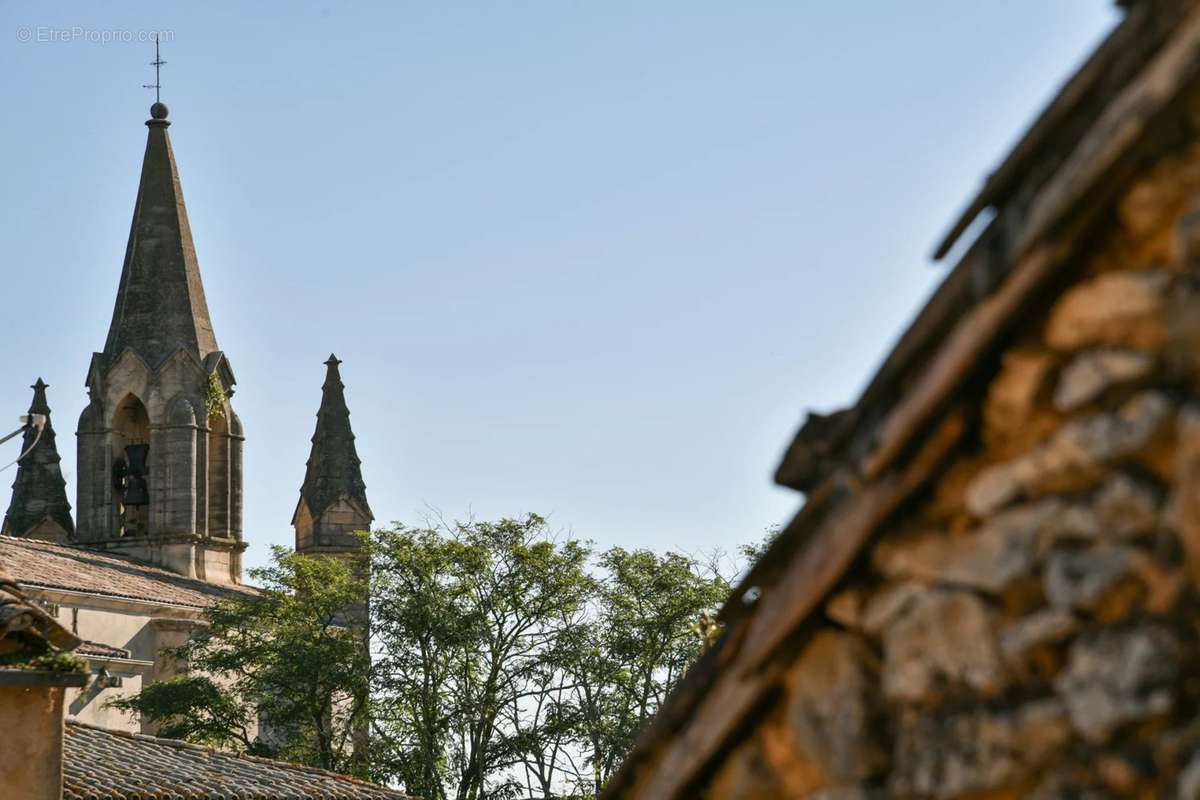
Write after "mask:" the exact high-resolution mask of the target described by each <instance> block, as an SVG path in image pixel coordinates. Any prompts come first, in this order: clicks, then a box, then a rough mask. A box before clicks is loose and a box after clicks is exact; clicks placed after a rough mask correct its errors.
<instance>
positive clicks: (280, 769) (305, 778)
mask: <svg viewBox="0 0 1200 800" xmlns="http://www.w3.org/2000/svg"><path fill="white" fill-rule="evenodd" d="M63 761H64V764H63V798H64V800H164V799H165V798H170V799H171V800H174V798H185V797H186V798H191V799H192V800H218V798H222V799H223V798H234V797H236V798H239V800H282V798H305V800H400V799H401V798H406V797H408V796H407V795H405V794H404V793H403V792H399V791H396V790H394V789H387V788H384V787H382V786H377V785H375V784H371V783H366V782H365V781H360V780H357V779H355V778H350V777H347V776H345V775H338V774H336V773H333V772H327V771H325V770H320V769H315V768H313V767H302V766H298V765H296V764H286V763H284V762H282V761H271V760H269V759H265V758H255V757H253V756H238V755H234V754H231V753H223V752H221V751H219V750H213V749H211V748H208V747H201V746H200V745H194V744H188V743H186V742H180V741H176V740H174V739H159V738H156V737H153V736H143V735H141V734H132V733H124V732H120V731H110V730H107V729H105V728H98V727H95V726H92V725H85V724H83V723H80V722H74V721H68V722H67V724H66V736H65V738H64V740H63Z"/></svg>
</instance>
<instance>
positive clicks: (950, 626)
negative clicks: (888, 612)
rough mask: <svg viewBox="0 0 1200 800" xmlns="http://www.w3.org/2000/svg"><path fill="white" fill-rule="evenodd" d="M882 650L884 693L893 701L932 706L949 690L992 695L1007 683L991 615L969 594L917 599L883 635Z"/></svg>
mask: <svg viewBox="0 0 1200 800" xmlns="http://www.w3.org/2000/svg"><path fill="white" fill-rule="evenodd" d="M883 650H884V665H883V692H884V695H885V697H887V699H889V700H892V701H898V702H906V703H918V702H923V701H929V700H932V699H934V698H935V696H936V695H938V694H939V693H940V692H941V691H942V689H943V687H945V686H946V685H949V686H952V687H964V688H966V689H969V690H971V691H973V692H976V693H978V694H981V695H992V694H995V693H996V692H998V691H999V690H1000V689H1002V688H1003V687H1004V685H1005V683H1006V675H1005V672H1004V669H1003V667H1002V666H1001V663H1000V655H999V652H998V650H997V647H996V643H995V640H994V639H993V636H992V623H991V619H990V618H989V615H988V611H987V609H986V608H985V606H984V604H983V602H982V601H981V600H980V599H979V598H978V597H976V596H975V595H974V594H970V593H968V592H961V591H946V590H933V591H929V592H926V593H925V594H923V595H921V596H920V597H918V598H915V599H914V600H913V602H911V603H910V604H909V606H908V607H907V608H906V609H905V610H904V611H902V612H901V613H900V614H899V616H897V617H896V619H895V620H894V621H893V622H892V623H891V625H890V626H889V627H888V628H887V630H886V631H885V632H884V636H883Z"/></svg>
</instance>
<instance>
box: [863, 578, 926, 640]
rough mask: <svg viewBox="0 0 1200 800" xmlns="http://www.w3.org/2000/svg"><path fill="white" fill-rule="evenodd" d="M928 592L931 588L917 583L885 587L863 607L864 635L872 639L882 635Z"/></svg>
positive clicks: (906, 582) (911, 582)
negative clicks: (912, 604)
mask: <svg viewBox="0 0 1200 800" xmlns="http://www.w3.org/2000/svg"><path fill="white" fill-rule="evenodd" d="M927 591H929V588H928V587H927V586H925V584H923V583H917V582H916V581H905V582H904V583H891V584H888V585H886V586H884V587H883V588H882V589H880V590H879V591H877V592H875V593H874V594H872V595H871V596H870V597H869V598H868V599H867V600H866V602H865V604H864V606H863V611H862V617H861V625H862V630H863V633H865V634H867V635H868V636H871V637H877V636H880V635H882V633H883V632H884V631H885V630H886V629H887V626H888V625H890V624H891V623H892V620H894V619H895V618H896V617H898V616H899V615H900V613H901V612H902V611H904V610H905V609H906V608H908V606H909V604H910V603H912V602H913V601H915V600H916V599H917V598H918V597H921V596H922V595H924V594H925V593H926V592H927Z"/></svg>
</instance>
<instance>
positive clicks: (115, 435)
mask: <svg viewBox="0 0 1200 800" xmlns="http://www.w3.org/2000/svg"><path fill="white" fill-rule="evenodd" d="M150 117H151V118H150V119H149V120H147V121H146V125H147V127H148V128H149V135H148V138H147V141H146V153H145V157H144V159H143V162H142V174H141V181H140V184H139V186H138V193H137V202H136V204H135V206H134V209H133V224H132V226H131V227H130V231H129V244H128V246H127V247H126V250H125V263H124V267H123V269H122V271H121V282H120V286H119V288H118V290H117V300H116V305H115V307H114V309H113V317H112V324H111V326H110V327H109V330H108V339H107V341H106V342H105V345H104V350H103V352H100V353H94V354H93V355H92V362H91V366H90V368H89V370H88V375H87V389H88V395H89V397H90V402H89V404H88V406H87V408H86V409H84V411H83V414H82V415H81V416H80V418H79V429H78V497H77V502H76V513H77V516H78V520H77V526H76V527H77V532H76V541H77V542H78V543H79V544H83V545H86V546H89V547H96V548H100V549H105V550H113V551H117V552H121V553H124V554H126V555H130V556H134V557H136V558H141V559H143V560H146V561H150V562H153V563H156V564H159V565H162V566H164V567H167V568H168V569H171V570H174V571H176V572H179V573H181V574H183V575H187V576H189V577H195V578H200V579H202V580H207V581H212V582H216V583H238V582H240V580H241V554H242V551H243V550H244V549H245V547H246V545H245V544H244V543H243V541H242V440H243V435H242V425H241V422H240V420H238V417H237V414H236V413H234V410H233V407H232V405H230V398H231V397H232V396H233V389H234V377H233V370H232V369H231V367H230V365H229V360H228V359H227V358H226V357H225V354H224V353H222V352H221V350H220V349H219V348H218V347H217V340H216V337H215V335H214V334H213V327H212V322H211V320H210V319H209V315H208V304H207V302H206V301H205V298H204V287H203V285H202V284H201V281H200V267H199V264H198V263H197V260H196V248H195V246H194V245H193V243H192V232H191V228H190V226H189V225H188V217H187V209H186V208H185V207H184V203H183V190H182V188H181V187H180V182H179V172H178V169H177V168H176V165H175V155H174V153H173V152H172V150H171V140H170V137H169V136H168V135H167V128H168V127H169V126H170V124H171V123H170V122H168V121H167V107H166V106H165V105H163V104H162V103H161V102H156V103H155V104H154V105H153V106H151V108H150Z"/></svg>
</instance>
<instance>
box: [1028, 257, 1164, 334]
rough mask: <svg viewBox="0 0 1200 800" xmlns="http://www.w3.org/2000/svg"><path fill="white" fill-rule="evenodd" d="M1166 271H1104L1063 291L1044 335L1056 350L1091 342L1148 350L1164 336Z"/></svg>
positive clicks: (1052, 310) (1052, 311) (1051, 312)
mask: <svg viewBox="0 0 1200 800" xmlns="http://www.w3.org/2000/svg"><path fill="white" fill-rule="evenodd" d="M1169 284H1170V275H1169V273H1167V272H1164V271H1162V270H1147V271H1143V272H1127V271H1123V272H1106V273H1104V274H1101V275H1098V276H1097V277H1095V278H1092V279H1091V280H1088V281H1085V282H1083V283H1081V284H1079V285H1077V286H1075V287H1073V288H1072V289H1070V290H1069V291H1067V292H1066V293H1065V294H1064V295H1063V296H1062V297H1061V298H1060V299H1059V301H1058V303H1057V304H1056V305H1055V306H1054V308H1053V309H1051V311H1050V316H1049V319H1048V320H1047V323H1046V335H1045V340H1046V343H1047V344H1048V345H1050V346H1051V347H1053V348H1056V349H1060V350H1077V349H1080V348H1083V347H1090V346H1094V345H1112V346H1118V347H1132V348H1135V349H1139V350H1152V349H1156V348H1159V347H1161V346H1162V345H1163V344H1164V343H1165V341H1166V329H1165V326H1164V321H1163V318H1162V313H1163V309H1164V306H1165V302H1166V294H1167V288H1168V286H1169Z"/></svg>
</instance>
